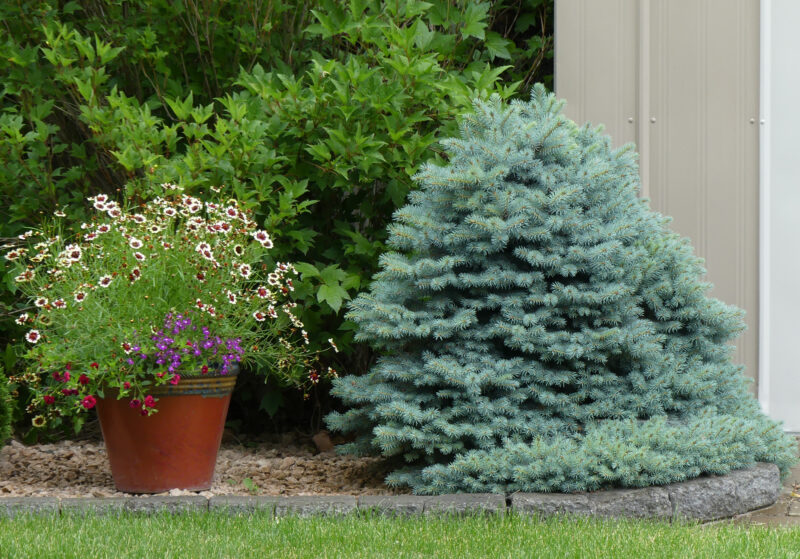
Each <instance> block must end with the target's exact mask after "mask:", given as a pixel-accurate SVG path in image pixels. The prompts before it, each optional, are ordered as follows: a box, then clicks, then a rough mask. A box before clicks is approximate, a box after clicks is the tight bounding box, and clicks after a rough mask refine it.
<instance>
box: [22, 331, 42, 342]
mask: <svg viewBox="0 0 800 559" xmlns="http://www.w3.org/2000/svg"><path fill="white" fill-rule="evenodd" d="M40 338H41V334H39V331H38V330H31V331H30V332H28V333H27V334H25V339H26V340H28V341H29V342H30V343H32V344H35V343H36V342H38V341H39V339H40Z"/></svg>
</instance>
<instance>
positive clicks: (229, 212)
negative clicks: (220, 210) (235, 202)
mask: <svg viewBox="0 0 800 559" xmlns="http://www.w3.org/2000/svg"><path fill="white" fill-rule="evenodd" d="M225 215H226V216H227V217H229V218H230V219H236V218H237V217H239V210H238V209H236V208H234V207H233V206H228V207H227V208H225Z"/></svg>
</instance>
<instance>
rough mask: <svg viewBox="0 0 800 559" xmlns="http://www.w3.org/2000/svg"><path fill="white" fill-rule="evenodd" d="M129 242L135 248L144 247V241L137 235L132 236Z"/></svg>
mask: <svg viewBox="0 0 800 559" xmlns="http://www.w3.org/2000/svg"><path fill="white" fill-rule="evenodd" d="M128 244H129V245H130V247H131V248H132V249H133V250H136V249H140V248H142V245H143V243H142V241H140V240H139V239H137V238H136V237H131V240H130V241H128Z"/></svg>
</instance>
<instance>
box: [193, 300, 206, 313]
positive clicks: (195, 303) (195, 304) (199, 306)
mask: <svg viewBox="0 0 800 559" xmlns="http://www.w3.org/2000/svg"><path fill="white" fill-rule="evenodd" d="M194 306H195V307H197V308H198V309H200V310H201V311H202V310H203V309H204V308H206V306H205V305H204V304H203V301H201V300H200V299H196V300H195V302H194Z"/></svg>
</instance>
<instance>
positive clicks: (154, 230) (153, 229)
mask: <svg viewBox="0 0 800 559" xmlns="http://www.w3.org/2000/svg"><path fill="white" fill-rule="evenodd" d="M147 230H148V231H150V232H151V233H152V234H153V235H155V234H156V233H161V226H160V225H156V224H155V223H154V224H153V225H151V226H150V227H148V228H147Z"/></svg>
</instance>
